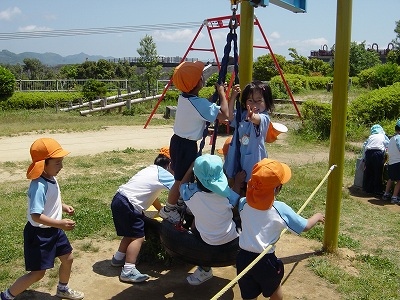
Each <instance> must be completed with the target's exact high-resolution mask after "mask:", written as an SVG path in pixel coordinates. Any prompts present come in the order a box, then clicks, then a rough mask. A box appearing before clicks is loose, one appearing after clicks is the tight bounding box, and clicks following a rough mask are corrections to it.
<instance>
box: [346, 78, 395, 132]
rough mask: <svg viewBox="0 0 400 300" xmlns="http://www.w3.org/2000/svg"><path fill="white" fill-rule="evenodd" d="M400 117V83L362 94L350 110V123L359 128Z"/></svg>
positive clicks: (353, 102) (354, 101)
mask: <svg viewBox="0 0 400 300" xmlns="http://www.w3.org/2000/svg"><path fill="white" fill-rule="evenodd" d="M399 116H400V82H397V83H395V84H393V85H391V86H388V87H384V88H381V89H378V90H373V91H371V92H368V93H366V94H362V95H361V96H359V97H358V98H357V99H355V100H353V101H352V102H351V103H350V105H349V109H348V118H349V122H352V123H355V124H356V125H358V126H367V127H369V126H372V125H373V124H375V123H379V122H381V121H382V120H385V119H388V120H394V119H397V118H398V117H399Z"/></svg>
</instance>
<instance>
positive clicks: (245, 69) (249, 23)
mask: <svg viewBox="0 0 400 300" xmlns="http://www.w3.org/2000/svg"><path fill="white" fill-rule="evenodd" d="M253 18H254V7H253V6H251V5H250V2H249V1H242V3H241V6H240V42H239V53H240V55H239V57H240V58H239V60H240V63H239V76H240V88H241V89H242V90H243V89H244V88H245V86H246V85H247V84H248V83H250V82H251V81H252V79H253V44H254V43H253V39H254V38H253V36H254V19H253Z"/></svg>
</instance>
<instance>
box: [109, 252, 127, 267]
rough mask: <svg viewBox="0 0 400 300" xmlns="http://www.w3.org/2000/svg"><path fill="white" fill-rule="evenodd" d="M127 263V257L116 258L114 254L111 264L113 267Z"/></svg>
mask: <svg viewBox="0 0 400 300" xmlns="http://www.w3.org/2000/svg"><path fill="white" fill-rule="evenodd" d="M124 264H125V259H116V258H115V257H114V255H113V257H112V259H111V265H112V266H113V267H123V266H124Z"/></svg>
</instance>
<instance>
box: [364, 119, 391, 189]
mask: <svg viewBox="0 0 400 300" xmlns="http://www.w3.org/2000/svg"><path fill="white" fill-rule="evenodd" d="M388 143H389V138H388V137H387V136H386V134H385V131H384V130H383V128H382V126H381V125H379V124H375V125H373V126H372V127H371V134H370V136H369V137H368V139H367V140H366V141H365V142H364V145H363V160H364V162H365V169H364V176H363V191H364V192H366V193H370V194H376V195H378V196H380V197H381V196H382V191H383V166H384V164H385V151H386V148H387V145H388Z"/></svg>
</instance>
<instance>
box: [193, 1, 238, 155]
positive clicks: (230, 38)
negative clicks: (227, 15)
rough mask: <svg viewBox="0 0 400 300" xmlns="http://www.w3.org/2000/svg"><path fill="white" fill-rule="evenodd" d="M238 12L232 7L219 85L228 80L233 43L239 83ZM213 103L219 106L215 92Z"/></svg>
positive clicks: (216, 122)
mask: <svg viewBox="0 0 400 300" xmlns="http://www.w3.org/2000/svg"><path fill="white" fill-rule="evenodd" d="M236 10H237V6H235V7H232V17H231V19H230V21H229V28H230V31H229V33H228V34H227V36H226V45H225V47H224V56H223V58H222V61H221V68H220V70H219V74H218V81H217V82H218V84H220V85H221V84H223V83H225V79H226V74H227V72H228V64H229V54H230V52H231V49H232V46H231V44H232V43H233V64H234V75H235V83H238V82H239V77H238V74H239V65H238V62H239V55H238V45H237V33H236V28H237V27H238V20H237V16H236ZM212 102H213V103H217V104H219V98H218V92H217V91H215V92H214V94H213V97H212ZM218 125H219V121H218V119H216V120H215V122H214V133H213V138H212V145H211V154H214V152H215V142H216V140H217V135H218ZM209 126H210V122H207V123H206V128H205V129H204V131H203V139H202V140H201V142H200V146H199V152H198V155H199V156H200V155H201V154H202V151H203V148H204V145H205V140H206V137H207V136H208V127H209Z"/></svg>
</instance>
